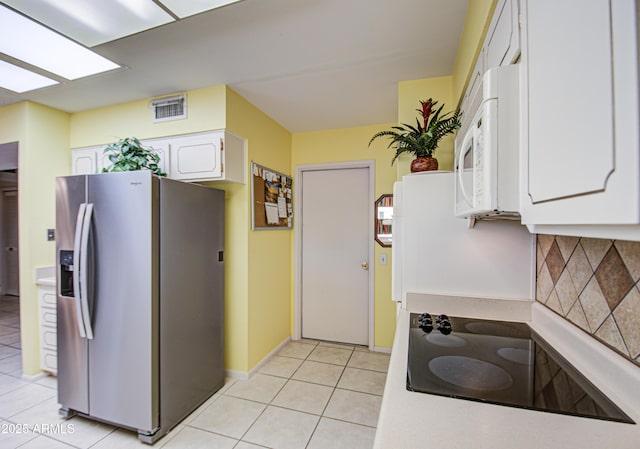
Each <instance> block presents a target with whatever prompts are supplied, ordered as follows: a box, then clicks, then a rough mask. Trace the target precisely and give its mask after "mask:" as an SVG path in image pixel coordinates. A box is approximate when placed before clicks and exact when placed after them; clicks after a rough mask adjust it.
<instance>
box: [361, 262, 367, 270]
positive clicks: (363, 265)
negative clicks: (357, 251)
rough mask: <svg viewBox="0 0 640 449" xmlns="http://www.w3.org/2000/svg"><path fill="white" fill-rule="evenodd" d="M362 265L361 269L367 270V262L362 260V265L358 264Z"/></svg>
mask: <svg viewBox="0 0 640 449" xmlns="http://www.w3.org/2000/svg"><path fill="white" fill-rule="evenodd" d="M360 266H361V267H362V269H363V270H368V269H369V264H368V263H367V262H362V265H360Z"/></svg>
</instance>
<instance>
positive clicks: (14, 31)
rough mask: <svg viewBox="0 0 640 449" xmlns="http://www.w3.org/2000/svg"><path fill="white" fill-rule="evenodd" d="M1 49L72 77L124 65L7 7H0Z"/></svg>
mask: <svg viewBox="0 0 640 449" xmlns="http://www.w3.org/2000/svg"><path fill="white" fill-rule="evenodd" d="M0 52H1V53H4V54H6V55H9V56H11V57H13V58H15V59H19V60H21V61H24V62H26V63H28V64H31V65H33V66H36V67H40V68H42V69H44V70H46V71H47V72H51V73H55V74H56V75H59V76H62V77H64V78H67V79H70V80H74V79H77V78H82V77H84V76H89V75H93V74H96V73H100V72H106V71H108V70H113V69H116V68H118V67H120V66H119V65H117V64H115V63H114V62H112V61H109V60H108V59H106V58H104V57H102V56H100V55H99V54H97V53H94V52H93V51H91V50H89V49H88V48H85V47H83V46H82V45H79V44H77V43H76V42H74V41H72V40H70V39H68V38H66V37H64V36H62V35H60V34H58V33H56V32H54V31H51V30H50V29H48V28H46V27H44V26H42V25H40V24H38V23H36V22H33V21H31V20H29V19H28V18H26V17H25V16H23V15H21V14H19V13H17V12H15V11H12V10H10V9H8V8H5V7H0Z"/></svg>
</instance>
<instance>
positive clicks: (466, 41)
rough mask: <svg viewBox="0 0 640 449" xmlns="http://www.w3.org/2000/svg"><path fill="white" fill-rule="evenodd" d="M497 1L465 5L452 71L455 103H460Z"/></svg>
mask: <svg viewBox="0 0 640 449" xmlns="http://www.w3.org/2000/svg"><path fill="white" fill-rule="evenodd" d="M497 2H498V0H471V1H470V2H469V4H468V6H467V15H466V17H465V20H464V29H463V30H462V36H461V37H460V44H459V45H458V52H457V54H456V60H455V64H454V66H453V73H452V78H453V98H454V100H455V102H456V105H458V104H459V103H460V100H461V98H462V94H463V93H464V90H465V88H466V87H467V82H468V81H469V72H470V71H471V70H473V67H474V66H475V63H476V59H477V57H478V51H479V50H480V47H481V45H482V41H483V39H484V35H485V33H486V32H487V28H488V27H489V22H490V19H491V14H493V10H494V9H495V7H496V3H497ZM452 106H453V104H452Z"/></svg>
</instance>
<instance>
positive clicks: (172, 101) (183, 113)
mask: <svg viewBox="0 0 640 449" xmlns="http://www.w3.org/2000/svg"><path fill="white" fill-rule="evenodd" d="M151 108H152V109H153V122H154V123H157V122H167V121H169V120H180V119H183V118H187V95H186V94H182V95H175V96H172V97H163V98H156V99H154V100H151Z"/></svg>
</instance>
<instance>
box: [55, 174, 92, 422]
mask: <svg viewBox="0 0 640 449" xmlns="http://www.w3.org/2000/svg"><path fill="white" fill-rule="evenodd" d="M85 199H86V177H85V176H66V177H60V178H57V179H56V279H57V282H56V286H57V301H56V303H57V306H56V307H57V335H58V402H59V403H60V405H61V406H62V408H63V409H66V410H76V411H79V412H81V413H88V412H89V383H88V382H89V379H88V354H87V340H86V339H84V338H82V337H81V335H80V332H79V329H80V328H81V326H79V323H80V322H81V321H80V320H81V314H78V313H77V312H78V311H77V302H76V298H75V294H76V291H75V289H74V284H75V282H76V281H77V279H76V277H75V275H76V272H75V270H76V268H77V265H76V264H75V260H74V256H75V253H74V249H75V248H74V244H75V241H76V225H77V222H78V214H79V212H80V210H81V205H82V204H84V203H85Z"/></svg>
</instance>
